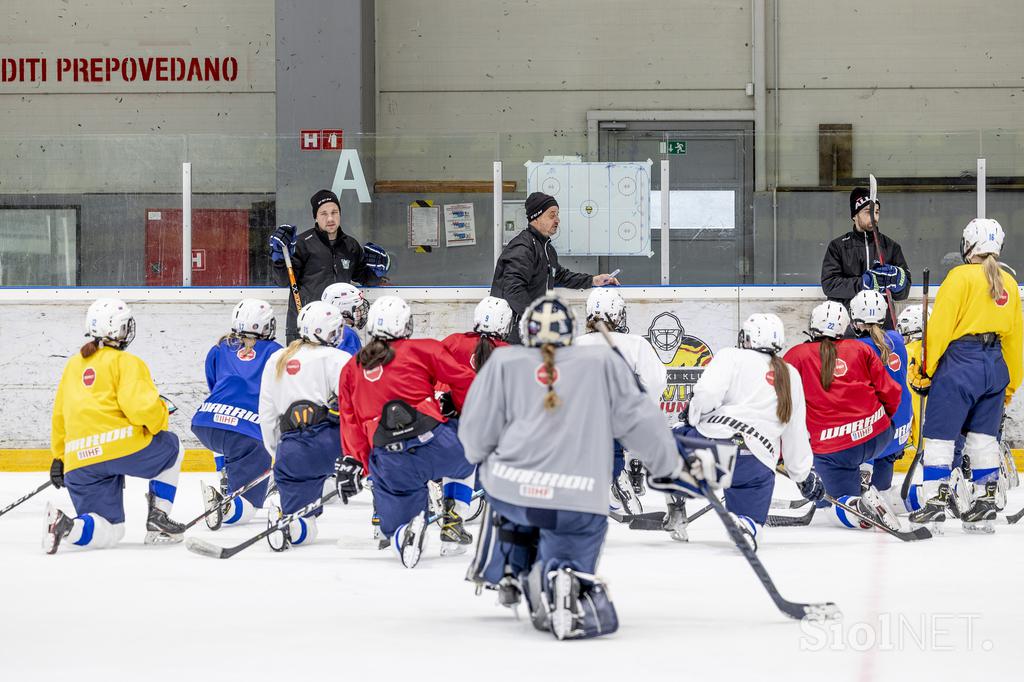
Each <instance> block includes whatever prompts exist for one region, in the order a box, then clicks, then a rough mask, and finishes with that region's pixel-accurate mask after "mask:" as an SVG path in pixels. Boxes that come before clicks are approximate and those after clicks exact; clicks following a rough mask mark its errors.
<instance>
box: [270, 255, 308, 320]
mask: <svg viewBox="0 0 1024 682" xmlns="http://www.w3.org/2000/svg"><path fill="white" fill-rule="evenodd" d="M271 239H273V240H274V241H275V242H277V243H278V244H280V245H281V254H282V255H283V256H284V267H285V269H287V270H288V281H289V282H290V283H291V290H292V298H294V299H295V314H296V315H298V314H299V311H300V310H302V298H301V297H300V296H299V285H298V284H297V283H296V282H295V271H294V270H292V255H291V254H290V253H289V252H288V246H287V245H286V244H285V243H284V242H283V241H281V240H280V239H278V238H277V237H271Z"/></svg>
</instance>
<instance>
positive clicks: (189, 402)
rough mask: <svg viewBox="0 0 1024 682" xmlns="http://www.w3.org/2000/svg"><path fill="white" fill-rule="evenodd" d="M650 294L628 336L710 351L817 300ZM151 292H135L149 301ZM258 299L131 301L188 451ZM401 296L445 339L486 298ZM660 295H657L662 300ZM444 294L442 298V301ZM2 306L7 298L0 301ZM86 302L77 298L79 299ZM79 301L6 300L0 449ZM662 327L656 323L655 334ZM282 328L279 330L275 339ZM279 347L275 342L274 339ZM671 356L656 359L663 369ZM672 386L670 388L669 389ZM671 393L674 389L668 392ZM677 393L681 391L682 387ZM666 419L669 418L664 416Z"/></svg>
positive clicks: (29, 436)
mask: <svg viewBox="0 0 1024 682" xmlns="http://www.w3.org/2000/svg"><path fill="white" fill-rule="evenodd" d="M656 291H657V290H654V289H628V288H627V289H624V290H623V293H624V295H625V297H626V298H627V300H628V301H629V324H630V328H631V331H632V332H633V333H638V334H641V335H647V334H648V331H649V327H651V324H652V321H653V320H654V318H655V317H656V316H658V315H660V314H662V313H666V312H668V313H671V314H673V315H675V316H676V318H677V319H678V320H679V321H680V322H681V324H682V326H683V329H684V330H685V334H686V335H689V336H694V337H696V338H697V339H699V340H700V341H703V342H704V343H706V344H707V345H708V346H709V347H710V348H711V350H712V351H717V350H718V349H721V348H724V347H727V346H732V345H734V344H735V342H736V333H737V331H738V329H739V324H740V321H741V320H743V319H745V318H746V317H747V316H748V315H749V314H751V313H753V312H774V313H775V314H777V315H779V316H780V317H781V318H782V320H783V323H784V324H785V326H786V330H787V334H788V342H789V344H790V345H793V344H796V343H799V342H801V341H802V340H803V335H802V334H801V333H800V331H801V330H803V329H804V328H805V327H806V324H807V322H806V320H807V317H808V315H809V312H810V309H811V308H812V307H813V306H814V305H815V304H816V303H817V302H818V297H819V296H820V292H819V291H815V290H813V289H808V290H803V289H799V288H788V289H787V288H781V289H770V290H761V292H762V293H761V294H760V296H761V297H760V298H751V297H750V293H749V292H750V291H751V290H744V291H746V292H747V293H744V294H742V297H741V295H740V294H739V292H738V291H737V290H736V289H731V288H727V289H718V290H716V289H699V288H694V289H690V290H686V289H671V290H667V291H668V292H671V294H672V295H671V298H652V296H655V295H657V294H656ZM152 293H153V292H142V294H140V295H146V296H148V297H150V298H152ZM243 293H244V294H245V295H258V296H261V297H263V298H266V299H269V300H273V301H274V304H275V309H276V311H277V313H278V318H279V320H281V321H282V322H283V320H284V311H285V303H284V301H285V296H286V295H287V292H286V291H285V290H281V289H264V290H246V291H245V292H242V291H238V292H231V291H227V292H224V293H223V295H224V296H225V298H226V299H227V300H224V301H211V300H208V299H207V300H193V301H189V300H187V299H184V298H183V297H182V296H183V295H178V294H175V293H174V292H167V293H166V295H162V297H163V298H164V299H165V301H164V302H154V301H152V300H150V302H141V301H137V300H132V296H127V298H128V300H129V303H130V304H131V305H132V308H133V311H134V313H135V318H136V320H137V323H138V335H137V338H136V340H135V342H134V343H133V344H132V346H131V352H132V353H135V354H136V355H138V356H140V357H141V358H143V359H144V360H145V361H146V362H147V363H148V365H149V367H150V369H151V371H152V374H153V378H154V380H155V381H156V383H157V386H158V387H159V388H160V391H161V392H162V393H164V394H165V395H167V396H169V397H170V398H171V399H172V400H174V402H175V403H176V404H177V405H178V407H179V408H180V412H179V414H178V416H176V417H173V418H172V420H171V424H172V428H173V429H174V431H175V432H176V433H178V434H179V435H181V436H183V437H184V439H185V443H186V445H187V446H188V447H197V446H198V443H197V442H196V441H195V439H194V438H193V437H192V435H191V433H190V431H189V423H190V419H191V416H192V414H193V413H194V411H195V409H196V407H197V406H198V405H199V404H200V403H201V402H202V400H203V399H204V398H205V397H206V390H207V389H206V382H205V379H204V373H203V363H204V360H205V357H206V352H207V350H208V349H209V347H210V346H211V345H212V344H213V343H215V342H216V340H217V339H218V338H219V337H220V336H221V335H222V334H223V333H224V332H225V331H226V330H227V328H228V323H229V314H230V311H231V308H232V306H233V305H234V303H235V301H236V300H237V298H240V297H241V296H242V295H243ZM384 293H398V294H402V295H405V296H406V297H407V298H408V300H409V301H410V303H411V304H412V306H413V311H414V325H415V329H416V332H415V335H416V336H420V337H434V338H443V337H444V336H446V335H448V334H450V333H452V332H456V331H465V330H467V329H469V328H470V326H471V324H472V318H473V307H474V306H475V304H476V301H477V300H478V298H479V297H480V296H483V295H485V293H486V291H485V290H467V289H452V290H447V293H446V291H445V290H440V291H433V292H430V293H429V296H427V297H426V298H423V294H424V293H426V292H424V291H423V290H385V289H381V290H377V291H375V292H374V293H372V294H371V298H376V296H378V295H382V294H384ZM564 294H565V297H566V298H567V299H568V300H570V301H572V303H573V308H574V309H575V311H576V315H577V319H582V316H583V315H584V314H585V313H584V307H583V306H584V303H585V300H586V292H575V291H565V292H564ZM662 295H664V294H662ZM444 296H449V297H450V298H447V299H445V298H441V297H444ZM7 298H8V299H9V300H11V299H13V298H14V296H8V297H7ZM79 298H84V297H79ZM87 307H88V301H87V300H75V301H63V302H52V303H45V302H37V303H34V304H28V303H25V302H16V301H13V300H12V301H11V302H9V303H5V304H4V305H3V307H2V308H0V311H2V312H0V315H2V319H0V347H2V348H32V349H33V352H32V353H27V354H21V353H7V354H4V355H3V356H0V394H2V395H3V396H4V419H2V420H0V449H5V448H46V447H48V441H49V433H50V413H51V410H52V401H53V395H54V391H55V390H56V385H57V382H58V380H59V379H60V375H61V371H62V369H63V367H64V364H65V363H66V362H67V358H68V357H69V355H71V354H72V353H74V352H75V351H76V350H77V349H78V347H79V345H80V343H81V341H82V337H81V334H80V331H79V330H80V329H81V325H82V319H83V318H84V315H85V310H86V308H87ZM664 324H665V322H664V319H663V320H662V321H661V322H660V323H659V325H658V326H659V328H660V327H662V326H663V325H664ZM283 329H284V324H280V325H279V330H281V331H282V333H283ZM279 340H280V339H279ZM671 355H672V352H671V351H670V352H669V353H668V355H667V356H666V357H665V358H663V362H666V363H667V362H669V360H670V358H671ZM676 372H677V373H678V374H679V375H686V376H688V377H689V378H683V379H679V378H678V377H677V381H680V382H681V383H682V385H685V383H687V381H691V380H692V378H693V376H694V374H693V370H688V369H686V368H685V367H680V368H677V369H676ZM670 383H675V382H670ZM676 385H677V386H678V385H680V384H678V383H677V384H676ZM683 390H685V389H683ZM678 402H679V401H678V400H677V399H676V396H672V399H670V400H667V401H665V402H664V403H663V407H664V408H665V409H666V411H672V410H675V409H676V408H677V406H678ZM1020 406H1021V402H1020V400H1017V401H1016V402H1015V404H1014V405H1013V406H1012V407H1011V410H1010V414H1011V417H1013V419H1014V420H1013V421H1009V422H1008V437H1009V439H1010V440H1011V441H1012V442H1013V443H1019V442H1020V441H1021V440H1024V430H1022V425H1024V419H1022V417H1024V414H1022V410H1021V407H1020ZM667 416H668V417H669V418H670V419H672V418H674V414H668V415H667Z"/></svg>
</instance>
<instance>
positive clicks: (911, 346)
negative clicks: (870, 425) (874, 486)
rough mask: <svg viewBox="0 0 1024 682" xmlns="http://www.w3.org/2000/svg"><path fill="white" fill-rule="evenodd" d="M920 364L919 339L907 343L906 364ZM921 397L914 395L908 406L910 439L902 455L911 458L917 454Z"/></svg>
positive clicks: (907, 387)
mask: <svg viewBox="0 0 1024 682" xmlns="http://www.w3.org/2000/svg"><path fill="white" fill-rule="evenodd" d="M920 362H921V339H916V340H914V341H907V364H908V365H917V364H920ZM903 390H904V391H910V390H911V388H910V385H909V384H907V386H906V387H905V388H904V389H903ZM921 402H922V401H921V397H920V396H918V395H917V394H916V393H915V394H914V395H912V396H911V401H910V406H911V407H912V408H913V410H914V413H913V416H912V417H911V418H910V438H909V439H908V440H907V446H906V447H905V448H903V454H904V455H909V456H910V457H913V456H914V455H915V454H916V453H917V432H918V428H917V425H918V424H919V423H920V421H921Z"/></svg>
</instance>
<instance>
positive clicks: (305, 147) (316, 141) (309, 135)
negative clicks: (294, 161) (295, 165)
mask: <svg viewBox="0 0 1024 682" xmlns="http://www.w3.org/2000/svg"><path fill="white" fill-rule="evenodd" d="M299 148H300V149H302V151H313V150H317V149H320V131H319V130H303V131H302V132H301V133H299Z"/></svg>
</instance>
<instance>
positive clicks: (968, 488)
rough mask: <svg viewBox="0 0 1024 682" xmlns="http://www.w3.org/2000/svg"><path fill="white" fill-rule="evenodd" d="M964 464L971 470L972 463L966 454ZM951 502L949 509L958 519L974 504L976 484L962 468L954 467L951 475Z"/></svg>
mask: <svg viewBox="0 0 1024 682" xmlns="http://www.w3.org/2000/svg"><path fill="white" fill-rule="evenodd" d="M964 464H965V468H966V469H967V470H968V471H969V470H970V464H969V463H968V459H967V457H966V456H965V457H964ZM949 502H950V505H949V510H950V511H951V512H952V514H953V516H955V517H956V518H958V519H959V518H960V517H961V516H963V514H964V513H965V512H966V511H967V510H968V509H970V508H971V507H972V506H973V504H974V486H973V484H971V481H970V479H969V478H966V477H965V476H964V472H963V471H961V470H960V469H953V471H952V473H951V474H950V476H949Z"/></svg>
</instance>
